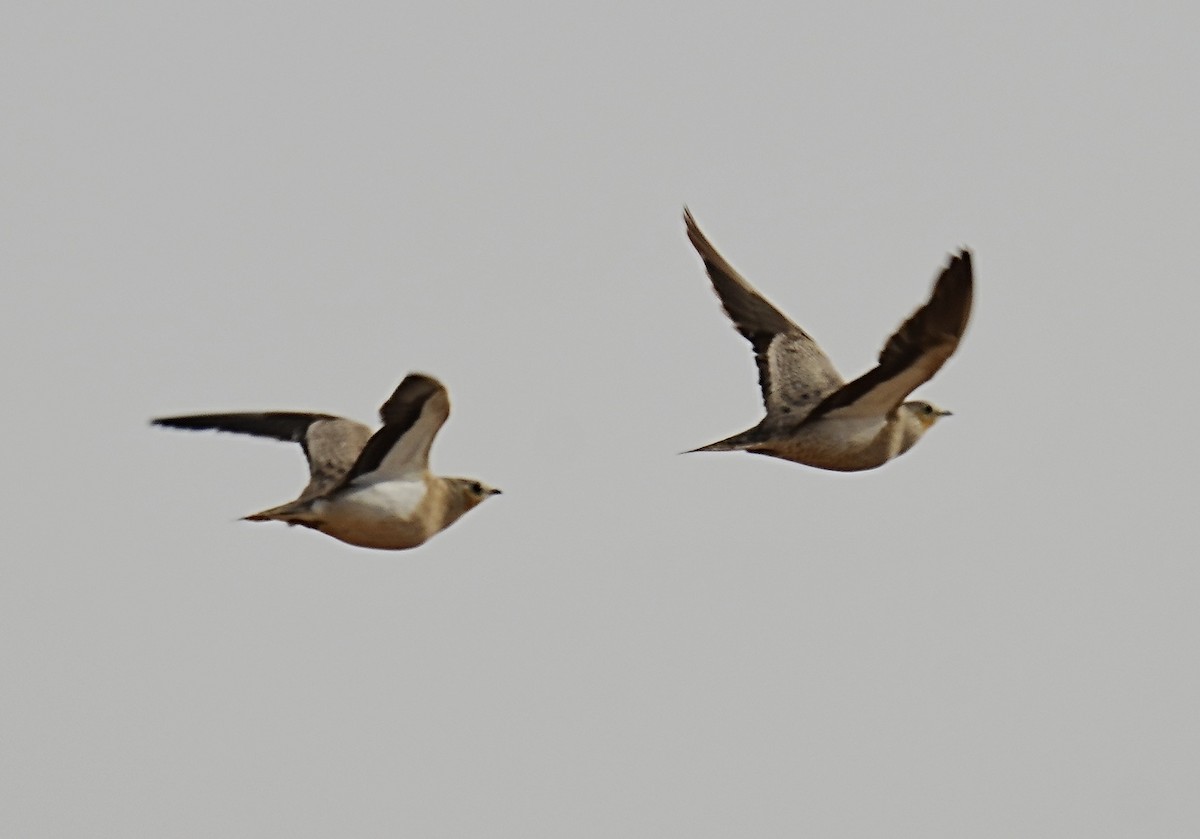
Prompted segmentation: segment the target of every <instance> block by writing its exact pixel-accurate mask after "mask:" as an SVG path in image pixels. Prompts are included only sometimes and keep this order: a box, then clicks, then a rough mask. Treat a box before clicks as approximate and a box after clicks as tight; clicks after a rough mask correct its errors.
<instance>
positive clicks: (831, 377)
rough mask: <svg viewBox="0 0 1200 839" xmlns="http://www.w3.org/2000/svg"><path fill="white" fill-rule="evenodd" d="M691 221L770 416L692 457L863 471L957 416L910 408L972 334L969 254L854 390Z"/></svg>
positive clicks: (949, 270) (955, 260) (923, 405)
mask: <svg viewBox="0 0 1200 839" xmlns="http://www.w3.org/2000/svg"><path fill="white" fill-rule="evenodd" d="M684 222H685V224H686V226H687V234H688V238H689V240H690V241H691V243H692V245H693V246H694V247H695V248H696V251H697V253H699V254H700V258H701V259H702V260H703V261H704V267H705V269H706V270H707V272H708V275H709V279H710V280H711V281H712V285H713V289H714V290H715V291H716V293H717V296H718V298H719V299H720V301H721V304H722V306H723V307H724V309H725V312H726V314H727V315H728V316H729V318H730V320H732V321H733V324H734V326H735V327H736V328H737V330H738V331H739V332H740V333H741V334H742V335H743V336H744V337H745V338H746V339H747V340H748V341H750V343H751V346H753V348H754V351H755V359H756V361H757V364H758V378H759V386H760V388H761V390H762V395H763V404H764V406H765V408H766V416H765V417H763V419H762V421H761V422H759V423H758V425H756V426H754V427H753V428H750V429H747V430H746V431H743V432H741V433H739V434H735V435H733V436H732V437H727V438H725V439H724V440H720V441H718V442H716V443H712V444H710V445H707V446H701V447H700V448H698V449H693V450H692V451H697V452H710V451H747V452H753V453H755V454H764V455H769V456H771V457H778V458H781V459H783V460H791V461H794V462H796V463H802V464H805V465H807V466H813V467H816V468H818V469H828V470H832V471H838V472H856V471H861V470H864V469H874V468H876V467H878V466H882V465H883V464H884V463H887V462H888V461H889V460H891V459H893V458H895V457H898V456H899V455H901V454H903V453H904V452H906V451H908V450H909V449H910V448H912V447H913V446H914V445H915V444H916V442H917V441H918V440H919V439H921V437H922V435H923V434H924V433H925V432H926V431H928V430H929V429H930V428H931V427H933V425H934V423H936V422H937V421H938V420H939V419H940V418H941V417H944V416H948V415H949V414H950V412H949V411H944V410H942V409H940V408H938V407H936V406H935V405H933V404H931V403H929V402H924V401H910V402H906V401H904V400H905V398H906V397H907V396H908V394H909V393H911V392H912V391H913V390H914V389H915V388H916V387H918V386H919V385H921V384H922V383H923V382H925V381H928V380H929V379H930V378H931V377H932V376H933V374H934V373H936V372H937V371H938V369H939V368H940V367H941V366H942V365H943V364H944V363H945V362H946V359H948V358H949V357H950V355H951V354H952V353H953V352H954V350H955V349H956V348H957V346H958V342H959V340H960V339H961V338H962V334H963V332H964V330H965V329H966V326H967V321H968V320H969V319H970V313H971V299H972V295H973V285H974V280H973V277H972V271H971V254H970V252H969V251H965V250H964V251H962V252H960V253H959V254H958V255H957V256H955V257H952V258H951V260H950V264H949V265H948V266H947V267H946V268H945V270H943V271H942V273H941V276H940V277H939V278H938V280H937V282H936V283H935V284H934V289H933V293H932V295H931V296H930V299H929V300H928V302H926V303H925V305H923V306H922V307H921V308H919V309H918V310H917V311H916V312H914V313H913V314H912V316H911V317H909V318H908V320H906V321H905V322H904V323H903V324H902V325H901V326H900V328H899V329H898V330H897V331H896V332H895V334H893V335H892V336H891V337H890V338H889V339H888V341H887V343H886V344H885V345H884V348H883V350H882V352H880V354H879V363H878V364H877V365H876V366H875V367H874V368H873V369H872V370H870V371H868V372H867V373H865V374H863V375H862V376H860V377H858V378H857V379H854V380H853V381H851V382H846V381H845V380H844V379H843V378H842V376H841V374H840V373H838V371H837V368H836V367H834V366H833V363H832V362H831V361H830V360H829V358H828V357H827V356H826V355H825V353H824V352H822V351H821V348H820V347H819V346H818V345H817V343H816V341H814V340H813V338H812V337H811V336H810V335H809V334H808V333H807V332H805V331H804V330H803V329H801V328H800V327H799V326H797V325H796V324H795V323H793V322H792V321H791V320H790V319H789V318H788V317H787V316H786V315H784V314H783V313H782V312H781V311H779V310H778V309H777V308H775V306H773V305H772V304H771V303H769V302H768V301H767V300H766V299H765V298H764V297H763V296H762V295H761V294H759V292H758V291H757V290H756V289H755V288H754V287H753V286H751V285H750V283H749V282H747V281H746V279H745V278H744V277H742V276H741V274H739V273H738V272H737V271H735V270H734V269H733V267H732V266H731V265H730V264H729V263H728V262H727V261H726V260H725V259H724V257H722V256H721V255H720V253H718V251H717V250H716V248H715V247H713V245H712V243H711V242H709V240H708V238H707V237H706V236H705V235H704V234H703V232H701V230H700V228H699V227H698V226H697V224H696V221H695V219H694V218H692V214H691V213H690V212H688V211H686V210H685V211H684Z"/></svg>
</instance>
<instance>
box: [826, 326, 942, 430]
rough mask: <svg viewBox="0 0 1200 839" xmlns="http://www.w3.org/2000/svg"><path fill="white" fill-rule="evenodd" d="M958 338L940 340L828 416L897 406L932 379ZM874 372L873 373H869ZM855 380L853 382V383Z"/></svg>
mask: <svg viewBox="0 0 1200 839" xmlns="http://www.w3.org/2000/svg"><path fill="white" fill-rule="evenodd" d="M956 344H957V340H955V341H951V342H947V343H944V344H939V345H937V346H935V347H932V348H930V349H929V350H927V351H925V352H924V353H922V354H921V355H920V356H918V357H917V358H916V359H915V360H914V361H913V363H912V364H909V365H908V366H907V367H905V368H903V369H902V370H900V371H899V372H898V373H897V374H896V375H894V376H892V377H891V378H889V379H883V380H882V381H880V382H879V383H878V384H876V385H875V386H874V387H872V388H871V389H869V390H867V391H864V392H863V393H862V394H861V395H860V396H859V397H858V398H857V399H855V400H854V401H853V402H850V403H848V404H846V405H843V406H841V407H839V408H834V409H832V410H830V411H828V412H826V413H825V414H823V417H824V418H826V419H849V418H852V417H864V418H865V417H880V416H884V415H886V414H888V413H890V412H892V411H893V410H895V409H896V407H897V406H898V405H900V404H901V403H902V402H904V400H905V398H906V397H907V396H908V395H909V394H910V393H912V392H913V390H914V389H916V388H917V387H918V386H920V385H921V384H922V383H924V382H926V381H928V380H929V379H930V377H931V376H933V374H934V373H936V372H937V370H938V368H940V367H941V366H942V365H943V364H944V363H945V362H946V359H947V358H949V357H950V354H951V353H953V352H954V347H955V346H956ZM866 375H871V374H866ZM853 384H854V383H853V382H851V385H850V386H853Z"/></svg>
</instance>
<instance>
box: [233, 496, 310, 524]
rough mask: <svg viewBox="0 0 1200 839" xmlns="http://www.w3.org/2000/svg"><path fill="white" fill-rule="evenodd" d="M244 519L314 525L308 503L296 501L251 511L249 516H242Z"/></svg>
mask: <svg viewBox="0 0 1200 839" xmlns="http://www.w3.org/2000/svg"><path fill="white" fill-rule="evenodd" d="M242 521H281V522H285V523H286V524H289V525H293V524H302V525H304V526H305V527H311V526H313V522H312V520H311V517H310V511H309V507H308V504H306V503H299V502H296V501H289V502H288V503H286V504H280V505H279V506H278V507H271V508H270V509H267V510H261V511H260V512H257V513H251V514H250V515H248V516H242Z"/></svg>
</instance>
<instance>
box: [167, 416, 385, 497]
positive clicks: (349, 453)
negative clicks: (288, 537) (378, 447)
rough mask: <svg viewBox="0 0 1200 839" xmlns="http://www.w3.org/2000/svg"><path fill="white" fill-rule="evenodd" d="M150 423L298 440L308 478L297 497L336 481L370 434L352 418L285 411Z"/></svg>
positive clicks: (319, 492) (318, 491)
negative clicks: (306, 465) (305, 459)
mask: <svg viewBox="0 0 1200 839" xmlns="http://www.w3.org/2000/svg"><path fill="white" fill-rule="evenodd" d="M152 423H153V424H154V425H161V426H164V427H167V428H186V429H190V430H193V431H206V430H213V431H230V432H233V433H235V434H251V435H253V436H255V437H271V438H273V439H276V440H283V441H285V442H291V443H299V444H300V446H301V448H302V449H304V456H305V457H306V458H308V471H309V482H308V486H306V487H305V488H304V492H302V493H301V494H300V498H299V499H297V500H307V499H309V498H315V497H316V496H318V495H323V494H325V492H327V491H328V490H330V489H332V488H333V487H334V486H336V485H337V484H338V483H340V482H341V480H342V478H343V477H344V476H345V475H346V473H347V472H348V471H349V470H350V467H351V466H353V465H354V462H355V460H356V459H357V458H358V455H359V453H360V452H361V451H362V450H363V446H365V445H366V444H367V440H368V439H369V438H370V436H371V429H369V428H367V427H366V426H365V425H363V424H362V423H358V422H354V421H353V420H348V419H343V418H342V417H335V416H330V415H329V414H304V413H295V412H286V411H274V412H268V413H246V414H193V415H190V416H182V417H160V418H159V419H156V420H152Z"/></svg>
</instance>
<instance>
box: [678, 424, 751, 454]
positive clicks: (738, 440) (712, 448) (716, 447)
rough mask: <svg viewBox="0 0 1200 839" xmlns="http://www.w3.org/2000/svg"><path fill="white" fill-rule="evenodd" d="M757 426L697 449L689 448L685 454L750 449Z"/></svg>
mask: <svg viewBox="0 0 1200 839" xmlns="http://www.w3.org/2000/svg"><path fill="white" fill-rule="evenodd" d="M755 430H756V429H755V428H751V429H750V430H748V431H743V432H741V433H740V434H734V435H733V436H732V437H726V438H725V439H724V440H718V441H717V442H715V443H709V444H708V445H707V446H700V447H699V448H697V449H688V450H687V451H686V452H683V454H692V453H694V452H744V451H748V450H749V449H750V448H751V446H753V445H754V444H755V439H754V432H755Z"/></svg>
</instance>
